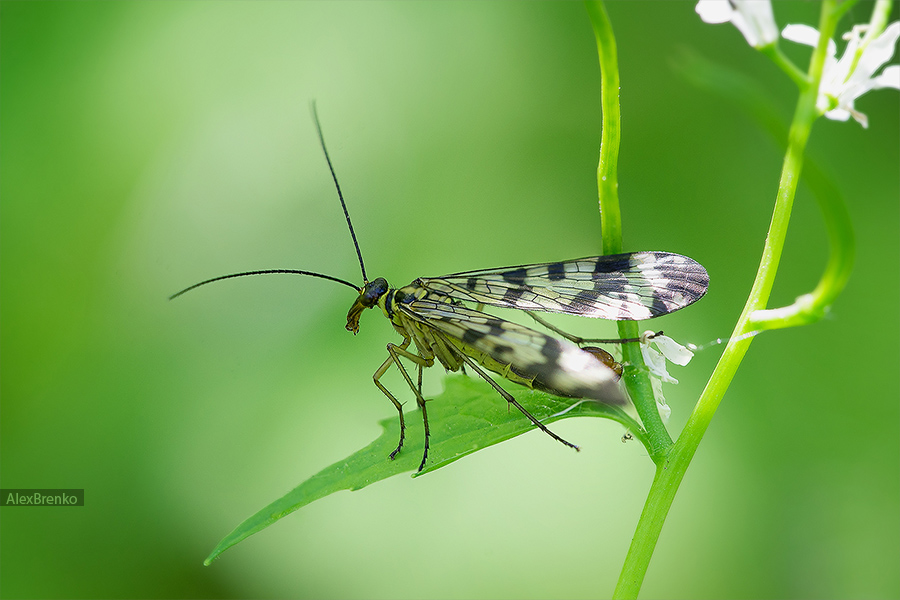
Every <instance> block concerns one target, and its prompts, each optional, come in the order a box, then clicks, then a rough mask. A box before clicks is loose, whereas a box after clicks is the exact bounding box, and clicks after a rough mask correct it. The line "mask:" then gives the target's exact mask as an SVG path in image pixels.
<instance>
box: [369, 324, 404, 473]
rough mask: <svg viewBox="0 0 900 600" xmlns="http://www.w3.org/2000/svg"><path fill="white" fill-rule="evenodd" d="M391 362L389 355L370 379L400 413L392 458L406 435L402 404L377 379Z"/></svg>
mask: <svg viewBox="0 0 900 600" xmlns="http://www.w3.org/2000/svg"><path fill="white" fill-rule="evenodd" d="M407 343H409V342H407ZM392 364H394V357H393V355H391V356H390V357H388V359H387V360H385V361H384V362H383V363H381V366H380V367H378V370H377V371H375V374H374V375H373V376H372V380H373V381H374V382H375V386H376V387H378V389H379V390H381V392H382V393H383V394H384V395H385V396H387V397H388V399H389V400H390V401H391V402H393V403H394V406H395V407H396V408H397V412H398V413H399V414H400V443H399V444H397V447H396V448H395V449H394V451H393V452H391V460H393V459H394V457H395V456H397V453H398V452H400V448H402V447H403V438H404V436H405V435H406V423H405V422H404V421H403V405H402V404H401V403H400V401H399V400H397V399H396V398H394V395H393V394H392V393H390V392H389V391H388V389H387V388H386V387H384V385H383V384H382V383H381V381H379V379H381V376H382V375H384V374H385V373H387V370H388V369H389V368H390V367H391V365H392Z"/></svg>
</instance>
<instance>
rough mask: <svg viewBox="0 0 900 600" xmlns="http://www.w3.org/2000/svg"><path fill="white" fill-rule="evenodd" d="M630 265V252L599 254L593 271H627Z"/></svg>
mask: <svg viewBox="0 0 900 600" xmlns="http://www.w3.org/2000/svg"><path fill="white" fill-rule="evenodd" d="M631 266H632V264H631V255H630V254H612V255H610V256H601V257H600V258H598V259H597V263H596V264H595V265H594V273H612V272H614V271H627V270H628V269H630V268H631Z"/></svg>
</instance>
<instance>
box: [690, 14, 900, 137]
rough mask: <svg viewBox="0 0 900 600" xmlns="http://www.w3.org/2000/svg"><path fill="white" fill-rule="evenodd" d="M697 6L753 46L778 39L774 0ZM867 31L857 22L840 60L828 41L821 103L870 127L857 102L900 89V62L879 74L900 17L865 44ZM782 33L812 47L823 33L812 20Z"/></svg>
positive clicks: (829, 113)
mask: <svg viewBox="0 0 900 600" xmlns="http://www.w3.org/2000/svg"><path fill="white" fill-rule="evenodd" d="M695 10H696V11H697V14H699V15H700V18H701V19H703V21H704V22H706V23H729V22H730V23H732V24H733V25H734V26H735V27H737V29H738V31H740V32H741V33H742V34H743V36H744V38H745V39H746V40H747V43H749V44H750V45H751V46H753V47H754V48H757V49H760V48H765V47H767V46H771V45H774V44H776V42H777V41H778V26H777V25H776V24H775V17H774V15H773V13H772V3H771V2H770V0H700V1H699V2H698V3H697V6H696V9H695ZM865 31H866V26H865V25H857V26H854V27H853V28H852V29H851V30H850V31H849V32H848V33H847V34H845V35H844V39H845V40H847V48H846V49H845V50H844V54H843V56H841V58H840V59H838V58H837V45H836V44H835V43H834V41H833V40H828V56H827V57H826V59H825V69H824V71H823V73H822V82H821V83H820V84H819V95H818V98H817V100H816V108H818V110H819V112H820V113H822V114H824V115H825V116H826V117H827V118H829V119H833V120H835V121H846V120H848V119H849V118H850V117H853V119H854V120H856V122H858V123H859V124H860V125H862V126H863V127H868V126H869V120H868V119H867V118H866V115H864V114H862V113H861V112H859V111H858V110H856V108H855V107H854V101H855V100H856V99H857V98H859V97H860V96H862V95H863V94H865V93H866V92H868V91H870V90H876V89H880V88H894V89H900V65H890V66H888V67H886V68H885V69H884V70H883V71H882V72H881V74H878V75H876V73H877V71H878V70H879V69H880V68H881V67H882V65H884V64H885V63H886V62H888V61H889V60H890V59H891V57H892V56H893V55H894V48H895V46H896V44H897V39H898V38H900V21H895V22H894V23H891V24H890V25H888V26H887V27H886V28H885V30H884V31H883V32H881V34H880V35H879V36H878V37H876V38H875V39H873V40H871V41H870V42H869V43H868V44H866V45H865V46H864V47H862V48H861V43H862V41H863V36H864V34H865ZM781 36H782V37H783V38H784V39H786V40H790V41H792V42H796V43H798V44H805V45H807V46H812V47H815V46H816V45H817V44H818V43H819V32H818V31H817V30H816V29H815V28H813V27H810V26H809V25H788V26H787V27H785V28H784V30H783V31H782V32H781Z"/></svg>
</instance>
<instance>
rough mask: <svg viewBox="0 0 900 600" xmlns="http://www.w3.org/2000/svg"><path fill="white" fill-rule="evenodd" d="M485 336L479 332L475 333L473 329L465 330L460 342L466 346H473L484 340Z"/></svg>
mask: <svg viewBox="0 0 900 600" xmlns="http://www.w3.org/2000/svg"><path fill="white" fill-rule="evenodd" d="M486 335H487V334H485V333H481V332H480V331H476V330H474V329H470V328H468V327H467V328H466V330H465V331H464V332H463V336H462V341H463V342H465V343H466V344H474V343H475V342H477V341H478V340H480V339H482V338H484V337H485V336H486Z"/></svg>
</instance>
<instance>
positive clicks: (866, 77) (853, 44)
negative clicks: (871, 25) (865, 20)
mask: <svg viewBox="0 0 900 600" xmlns="http://www.w3.org/2000/svg"><path fill="white" fill-rule="evenodd" d="M865 28H866V26H865V25H860V26H855V27H853V29H851V30H850V32H849V33H847V34H846V35H845V36H844V38H845V39H847V40H849V41H848V43H847V48H846V50H844V55H843V56H842V57H841V58H840V60H838V59H837V58H836V57H837V46H836V45H835V43H834V41H833V40H828V53H827V56H826V57H825V69H824V71H823V72H822V83H821V84H819V97H818V99H817V100H816V108H817V109H819V111H820V112H822V113H824V114H825V116H826V117H827V118H829V119H833V120H835V121H846V120H847V119H849V118H850V117H853V118H854V119H855V120H856V121H857V122H858V123H859V124H860V125H862V126H863V127H868V126H869V119H868V118H867V117H866V115H864V114H862V113H861V112H859V111H858V110H856V109H855V108H854V107H853V102H854V101H855V100H856V99H857V98H859V97H860V96H862V95H863V94H865V93H866V92H868V91H869V90H877V89H879V88H895V89H900V65H891V66H889V67H887V68H885V69H884V71H882V72H881V75H878V76H875V72H876V71H877V70H878V69H880V68H881V65H883V64H884V63H886V62H887V61H889V60H890V59H891V57H892V56H893V55H894V46H895V45H896V43H897V38H898V37H900V21H895V22H893V23H891V24H890V25H888V26H887V28H886V29H885V30H884V31H883V32H881V35H879V36H878V37H877V38H875V39H874V40H872V41H871V42H870V43H869V44H868V45H867V46H865V47H864V48H863V49H862V52H861V53H860V52H859V45H860V42H861V41H862V36H863V34H864V33H865ZM781 35H782V36H783V37H784V39H786V40H791V41H792V42H797V43H798V44H805V45H807V46H812V47H814V48H815V47H816V45H818V43H819V32H818V31H817V30H816V29H814V28H813V27H810V26H809V25H788V26H787V27H785V28H784V31H782V32H781ZM857 55H858V56H857ZM854 63H855V64H854Z"/></svg>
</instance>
